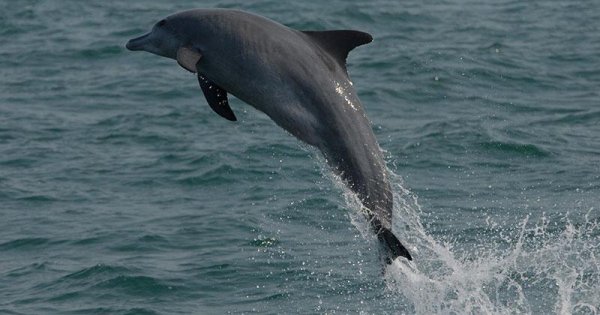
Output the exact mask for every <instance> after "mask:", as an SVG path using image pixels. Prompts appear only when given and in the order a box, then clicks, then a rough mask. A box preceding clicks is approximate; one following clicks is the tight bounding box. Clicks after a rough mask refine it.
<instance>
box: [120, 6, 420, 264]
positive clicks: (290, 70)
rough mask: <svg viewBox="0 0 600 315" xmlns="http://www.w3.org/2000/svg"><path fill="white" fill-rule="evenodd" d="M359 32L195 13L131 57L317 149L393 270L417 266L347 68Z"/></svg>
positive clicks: (225, 109)
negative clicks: (398, 261) (173, 70)
mask: <svg viewBox="0 0 600 315" xmlns="http://www.w3.org/2000/svg"><path fill="white" fill-rule="evenodd" d="M372 40H373V38H372V36H371V35H370V34H367V33H364V32H360V31H354V30H334V31H299V30H295V29H292V28H289V27H286V26H284V25H282V24H280V23H277V22H275V21H273V20H270V19H268V18H265V17H262V16H259V15H255V14H252V13H248V12H244V11H240V10H233V9H193V10H188V11H182V12H179V13H175V14H173V15H170V16H168V17H166V18H165V19H163V20H160V21H159V22H158V23H156V24H155V25H154V26H153V28H152V30H151V31H150V32H149V33H148V34H146V35H142V36H140V37H137V38H134V39H131V40H130V41H129V42H128V43H127V45H126V47H127V49H129V50H133V51H137V50H143V51H147V52H150V53H153V54H156V55H159V56H163V57H167V58H171V59H174V60H177V62H178V63H179V65H180V66H181V67H183V68H184V69H186V70H188V71H190V72H192V73H195V74H196V75H197V77H198V82H199V84H200V88H201V89H202V91H203V93H204V96H205V97H206V100H207V101H208V105H209V106H210V107H211V108H212V109H213V110H214V111H215V112H216V113H217V114H219V115H220V116H222V117H224V118H225V119H228V120H231V121H235V120H236V116H235V114H234V112H233V110H232V109H231V107H230V106H229V102H228V94H231V95H234V96H235V97H237V98H238V99H240V100H242V101H244V102H245V103H248V104H249V105H251V106H253V107H254V108H256V109H258V110H259V111H262V112H264V113H265V114H267V115H268V116H269V117H270V118H271V119H272V120H273V121H275V123H276V124H278V125H279V126H280V127H282V128H283V129H285V130H287V131H288V132H289V133H291V134H292V135H294V136H295V137H296V138H298V139H300V140H301V141H303V142H305V143H307V144H309V145H312V146H314V147H316V148H317V149H318V150H320V151H321V152H322V154H323V155H324V157H325V159H326V161H327V164H328V165H329V166H330V167H331V169H332V170H333V172H334V173H335V174H337V175H339V176H340V178H341V179H342V180H343V181H344V183H345V184H346V186H347V187H348V188H349V189H350V190H351V191H353V192H354V193H355V194H356V195H357V196H358V198H359V199H360V201H361V202H362V204H363V206H364V208H366V209H365V211H364V212H365V215H366V217H367V219H368V220H369V222H370V226H371V228H372V229H373V232H374V233H376V235H377V238H378V240H379V241H380V243H381V244H382V248H383V252H382V254H383V255H382V258H383V260H384V261H386V262H387V263H388V264H389V263H391V262H392V261H393V260H394V259H395V258H397V257H398V256H403V257H406V258H407V259H408V260H412V257H411V255H410V254H409V252H408V250H407V249H406V248H405V247H404V246H403V245H402V243H401V242H400V241H399V240H398V238H397V237H396V236H395V235H394V234H393V233H392V208H393V196H392V191H391V188H390V183H389V181H388V174H387V173H386V166H385V163H384V160H383V156H382V152H381V149H380V147H379V144H378V143H377V140H376V139H375V135H374V134H373V130H372V128H371V124H370V121H369V119H368V118H367V115H366V113H365V111H364V109H363V107H362V105H361V102H360V100H359V99H358V96H357V94H356V90H355V89H354V87H353V85H352V82H351V81H350V78H349V76H348V72H347V69H346V58H347V56H348V53H349V52H350V51H351V50H352V49H354V48H355V47H357V46H360V45H364V44H367V43H370V42H371V41H372Z"/></svg>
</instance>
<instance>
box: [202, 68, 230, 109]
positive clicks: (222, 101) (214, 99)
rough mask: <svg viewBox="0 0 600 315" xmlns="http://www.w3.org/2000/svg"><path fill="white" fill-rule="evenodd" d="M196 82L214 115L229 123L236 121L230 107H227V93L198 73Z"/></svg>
mask: <svg viewBox="0 0 600 315" xmlns="http://www.w3.org/2000/svg"><path fill="white" fill-rule="evenodd" d="M198 82H199V83H200V87H201V88H202V92H204V96H205V97H206V101H208V105H210V108H212V109H213V110H214V111H215V113H217V114H219V115H221V116H222V117H223V118H225V119H227V120H231V121H236V120H237V118H236V117H235V115H234V114H233V111H232V110H231V107H229V101H228V100H227V91H225V90H224V89H223V88H221V87H220V86H218V85H216V84H215V83H214V82H212V81H210V80H209V79H207V78H206V77H204V76H203V75H201V74H200V73H198Z"/></svg>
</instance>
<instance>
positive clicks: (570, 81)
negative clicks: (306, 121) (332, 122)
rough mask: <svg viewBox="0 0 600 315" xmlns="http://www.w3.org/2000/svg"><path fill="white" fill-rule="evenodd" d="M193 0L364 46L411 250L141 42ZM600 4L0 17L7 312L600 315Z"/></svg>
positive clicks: (100, 5)
mask: <svg viewBox="0 0 600 315" xmlns="http://www.w3.org/2000/svg"><path fill="white" fill-rule="evenodd" d="M194 7H207V8H208V7H222V8H237V9H243V10H248V11H251V12H254V13H257V14H261V15H264V16H267V17H269V18H271V19H273V20H276V21H278V22H280V23H282V24H285V25H287V26H289V27H293V28H296V29H305V30H308V29H311V30H326V29H358V30H362V31H366V32H369V33H371V34H372V35H373V37H374V38H375V40H374V41H373V43H371V44H369V45H366V46H362V47H359V48H357V49H355V50H354V51H352V52H351V53H350V56H349V59H348V69H349V74H350V77H351V78H352V81H353V83H354V86H355V88H356V89H357V91H358V94H359V96H360V98H361V100H362V103H363V105H364V107H365V109H366V111H367V113H368V115H369V118H370V119H371V121H372V123H373V130H374V131H375V134H376V136H377V138H378V140H379V142H380V145H381V147H382V149H383V150H384V152H385V156H386V161H387V163H388V168H389V170H390V172H391V173H392V174H394V175H393V176H392V181H393V187H394V198H395V209H394V218H395V226H394V230H395V231H397V232H398V233H399V235H400V236H401V239H402V240H403V242H405V243H406V244H407V246H408V247H409V249H410V250H411V253H413V256H414V257H415V260H414V261H413V262H412V263H406V262H402V261H400V262H395V263H394V264H393V265H392V266H389V267H387V268H385V270H383V269H382V266H381V264H380V261H379V257H378V249H377V241H376V240H375V239H374V237H373V236H372V235H370V233H368V232H367V225H366V223H365V222H364V219H363V218H362V216H361V215H360V213H359V212H360V207H359V204H358V202H357V201H356V197H355V196H353V195H352V194H351V193H349V192H348V191H346V190H345V188H343V185H341V183H340V182H339V180H338V179H337V178H335V177H334V176H332V175H331V174H330V172H329V170H328V168H327V167H326V165H325V162H324V160H323V158H322V157H321V156H320V154H319V153H317V152H316V151H314V150H312V149H309V148H307V147H306V146H305V145H302V144H300V143H299V142H298V141H297V140H296V139H295V138H294V137H292V136H291V135H289V134H287V133H286V132H284V131H283V130H282V129H280V128H279V127H277V126H276V125H275V124H274V123H273V122H272V121H271V120H270V119H269V118H268V117H267V116H266V115H264V114H263V113H260V112H258V111H257V110H255V109H254V108H252V107H250V106H248V105H247V104H244V103H243V102H241V101H239V100H237V99H235V98H232V99H231V100H230V103H231V106H232V108H233V110H234V112H235V113H236V116H237V117H238V122H236V123H231V122H228V121H225V120H224V119H222V118H221V117H219V116H218V115H216V114H215V113H213V112H212V111H211V109H210V108H209V107H208V106H207V104H206V101H205V99H204V97H203V95H202V92H201V91H200V89H199V87H198V86H197V84H198V83H197V81H196V79H195V78H194V77H193V76H192V75H190V74H189V73H187V72H186V71H185V70H183V69H181V68H180V67H179V66H178V65H177V63H176V62H174V61H173V60H168V59H165V58H160V57H157V56H154V55H150V54H147V53H139V52H130V51H127V50H126V49H125V47H124V45H125V43H126V42H127V40H128V39H130V38H132V37H135V36H137V35H140V34H142V33H145V32H146V31H147V30H148V29H149V28H150V27H151V26H152V25H153V24H154V23H155V22H156V21H158V20H160V19H161V18H163V17H165V16H166V15H169V14H171V13H174V12H177V11H180V10H184V9H189V8H194ZM599 21H600V2H597V1H570V2H558V1H546V2H539V3H536V2H520V1H496V2H489V3H481V2H476V1H460V0H456V1H442V2H433V1H424V2H422V1H414V2H411V1H408V2H396V1H387V0H376V1H370V2H351V1H339V0H334V1H328V2H321V1H308V2H288V1H204V2H197V1H178V2H176V3H169V2H165V1H154V0H151V1H129V2H123V1H112V0H110V1H72V0H62V1H58V0H46V1H42V0H39V1H33V0H23V1H8V0H0V69H2V72H1V74H2V75H0V218H1V219H0V313H1V314H223V313H261V314H262V313H265V314H274V313H301V314H306V313H318V314H321V313H325V314H334V313H335V314H340V313H341V314H346V313H352V314H353V313H363V314H402V313H406V314H412V313H418V314H512V313H531V314H548V313H551V314H598V313H600V290H598V288H599V287H600V262H599V261H598V257H600V247H599V245H598V244H600V227H599V226H598V222H599V220H600V210H599V209H598V205H599V201H600V197H599V196H600V92H599V91H600V36H599V35H598V34H600V22H599Z"/></svg>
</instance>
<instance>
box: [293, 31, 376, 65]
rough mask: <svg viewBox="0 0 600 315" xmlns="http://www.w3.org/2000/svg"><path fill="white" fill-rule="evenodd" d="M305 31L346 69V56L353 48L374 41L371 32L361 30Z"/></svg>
mask: <svg viewBox="0 0 600 315" xmlns="http://www.w3.org/2000/svg"><path fill="white" fill-rule="evenodd" d="M303 33H304V34H306V35H308V36H309V37H310V38H311V39H313V40H314V41H315V42H317V43H318V44H319V45H320V46H321V47H322V48H323V49H324V50H325V51H327V52H328V53H329V54H330V55H332V56H333V57H334V58H335V59H336V60H337V62H338V63H339V64H340V65H341V66H342V67H343V68H344V69H345V68H346V58H347V57H348V53H349V52H350V51H351V50H352V49H354V48H355V47H357V46H360V45H364V44H368V43H370V42H372V41H373V36H371V34H369V33H365V32H360V31H351V30H338V31H303Z"/></svg>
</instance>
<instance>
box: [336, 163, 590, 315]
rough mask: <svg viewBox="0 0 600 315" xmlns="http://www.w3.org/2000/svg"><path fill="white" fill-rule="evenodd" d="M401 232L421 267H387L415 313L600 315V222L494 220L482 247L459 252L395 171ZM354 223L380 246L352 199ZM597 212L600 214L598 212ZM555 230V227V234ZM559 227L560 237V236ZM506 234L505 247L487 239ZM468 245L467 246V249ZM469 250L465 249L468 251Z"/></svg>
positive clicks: (392, 284)
mask: <svg viewBox="0 0 600 315" xmlns="http://www.w3.org/2000/svg"><path fill="white" fill-rule="evenodd" d="M391 180H392V182H393V185H394V205H395V206H394V232H396V233H398V236H399V238H400V240H402V242H403V243H404V244H405V245H407V246H408V247H409V250H411V252H412V253H413V257H414V258H415V259H414V261H412V262H408V261H406V260H404V259H397V260H396V261H394V263H393V264H392V265H390V266H388V267H387V268H386V272H385V278H386V283H387V287H388V290H389V291H391V292H393V294H392V296H393V295H398V296H399V297H400V298H402V299H406V301H408V304H409V305H410V307H412V309H411V310H405V312H408V313H416V314H516V313H526V314H532V313H534V314H536V313H555V314H599V313H600V223H599V222H598V218H597V217H596V218H595V219H594V218H591V217H590V214H591V213H593V211H594V209H590V211H589V212H588V214H587V215H585V218H584V223H582V224H579V225H575V224H572V223H571V222H570V221H569V219H568V217H565V218H563V220H561V222H550V220H549V219H548V218H546V217H545V216H544V217H543V218H542V220H541V221H540V222H529V221H530V220H529V217H528V216H524V217H523V218H522V219H520V224H518V227H517V228H515V229H514V230H510V231H506V230H501V229H502V228H500V227H499V226H501V224H498V223H494V222H493V220H492V219H488V220H487V226H485V227H483V228H484V230H486V232H485V234H486V235H482V237H481V242H482V244H481V246H475V247H474V248H471V249H463V250H458V249H455V248H454V247H460V246H461V244H460V243H459V242H458V241H447V242H441V241H439V240H436V239H435V238H434V237H432V236H431V234H430V233H429V232H428V231H427V229H426V228H425V227H424V226H423V225H422V223H421V217H422V216H423V215H424V214H423V212H422V210H421V207H420V205H419V203H418V202H417V197H416V196H415V195H414V194H412V193H411V192H410V191H408V190H407V189H406V188H404V186H403V183H402V180H401V179H400V178H399V177H398V176H396V175H394V174H393V173H392V176H391ZM346 195H347V196H346V202H347V203H348V205H349V207H351V208H353V209H356V211H355V213H353V214H351V218H352V222H353V224H354V225H355V226H356V227H357V228H358V229H359V230H360V231H361V233H362V234H363V236H365V238H367V239H368V240H370V241H373V242H375V240H374V237H373V236H372V233H368V228H367V224H366V223H365V222H364V219H362V216H361V215H360V207H357V204H360V203H359V202H358V200H357V199H356V197H353V194H351V193H348V192H347V193H346ZM596 213H597V211H596ZM550 227H552V228H553V229H550ZM557 227H559V229H558V230H559V231H556V230H557ZM488 232H489V233H495V234H494V235H505V236H504V237H501V242H498V241H497V240H496V243H494V241H493V240H490V236H489V235H488V234H487V233H488ZM462 245H464V244H462ZM463 247H464V246H463Z"/></svg>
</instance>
